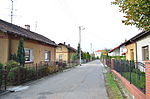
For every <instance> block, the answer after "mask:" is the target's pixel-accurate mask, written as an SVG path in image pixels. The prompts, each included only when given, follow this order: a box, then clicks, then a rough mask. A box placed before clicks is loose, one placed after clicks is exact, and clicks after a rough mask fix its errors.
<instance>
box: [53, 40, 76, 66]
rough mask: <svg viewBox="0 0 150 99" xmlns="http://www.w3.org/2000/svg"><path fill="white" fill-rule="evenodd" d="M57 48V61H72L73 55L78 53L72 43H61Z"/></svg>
mask: <svg viewBox="0 0 150 99" xmlns="http://www.w3.org/2000/svg"><path fill="white" fill-rule="evenodd" d="M58 45H59V46H58V47H57V49H56V61H65V62H67V63H69V62H71V61H72V59H71V56H72V55H73V54H75V53H76V51H77V50H76V49H75V48H73V47H71V46H70V44H68V45H66V43H65V42H64V43H59V44H58Z"/></svg>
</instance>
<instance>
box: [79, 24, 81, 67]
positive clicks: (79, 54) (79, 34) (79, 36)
mask: <svg viewBox="0 0 150 99" xmlns="http://www.w3.org/2000/svg"><path fill="white" fill-rule="evenodd" d="M79 46H80V48H79V63H80V66H81V26H79Z"/></svg>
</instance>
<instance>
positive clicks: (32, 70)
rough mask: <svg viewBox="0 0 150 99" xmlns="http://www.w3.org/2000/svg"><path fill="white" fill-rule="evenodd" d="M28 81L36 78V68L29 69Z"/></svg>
mask: <svg viewBox="0 0 150 99" xmlns="http://www.w3.org/2000/svg"><path fill="white" fill-rule="evenodd" d="M26 78H27V81H29V80H34V79H36V71H35V69H33V68H32V69H27V76H26Z"/></svg>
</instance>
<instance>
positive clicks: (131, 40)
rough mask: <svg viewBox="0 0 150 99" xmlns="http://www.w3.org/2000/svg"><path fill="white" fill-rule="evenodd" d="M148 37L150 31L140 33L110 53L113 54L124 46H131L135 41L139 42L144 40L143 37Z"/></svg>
mask: <svg viewBox="0 0 150 99" xmlns="http://www.w3.org/2000/svg"><path fill="white" fill-rule="evenodd" d="M147 35H150V31H142V32H140V33H138V34H137V35H135V36H134V37H132V38H131V39H129V40H127V41H125V42H124V43H122V44H120V45H119V46H118V47H116V48H114V49H112V50H110V51H109V53H111V52H113V51H114V50H116V49H118V48H120V47H121V46H123V45H128V44H130V43H132V42H135V41H137V40H139V39H141V38H143V37H145V36H147Z"/></svg>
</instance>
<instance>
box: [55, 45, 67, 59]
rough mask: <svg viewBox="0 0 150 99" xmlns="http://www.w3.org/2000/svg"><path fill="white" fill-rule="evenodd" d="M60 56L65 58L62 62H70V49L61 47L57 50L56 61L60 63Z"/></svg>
mask: <svg viewBox="0 0 150 99" xmlns="http://www.w3.org/2000/svg"><path fill="white" fill-rule="evenodd" d="M60 47H61V49H60ZM59 55H62V56H63V57H62V61H66V62H68V48H67V47H66V46H63V45H60V46H59V47H57V48H56V61H59Z"/></svg>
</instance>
